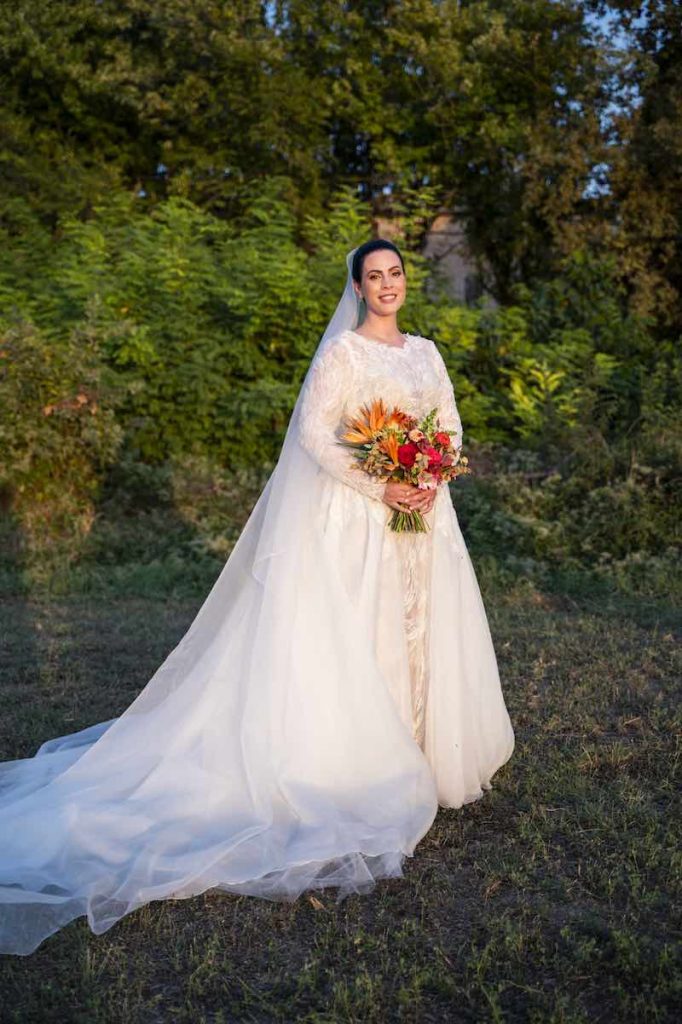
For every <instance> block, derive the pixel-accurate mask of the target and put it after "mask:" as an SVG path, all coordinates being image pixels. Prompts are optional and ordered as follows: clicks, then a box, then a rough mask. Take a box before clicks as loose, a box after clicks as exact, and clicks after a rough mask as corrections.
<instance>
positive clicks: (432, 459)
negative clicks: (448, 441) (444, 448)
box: [424, 445, 443, 469]
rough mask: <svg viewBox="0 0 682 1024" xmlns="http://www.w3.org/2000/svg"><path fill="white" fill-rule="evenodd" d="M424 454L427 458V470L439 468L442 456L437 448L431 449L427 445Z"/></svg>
mask: <svg viewBox="0 0 682 1024" xmlns="http://www.w3.org/2000/svg"><path fill="white" fill-rule="evenodd" d="M424 454H425V455H428V457H429V469H433V468H434V467H435V466H440V464H441V462H442V460H443V456H442V455H441V453H440V452H439V451H438V449H437V448H432V447H431V445H429V446H428V447H427V448H425V449H424Z"/></svg>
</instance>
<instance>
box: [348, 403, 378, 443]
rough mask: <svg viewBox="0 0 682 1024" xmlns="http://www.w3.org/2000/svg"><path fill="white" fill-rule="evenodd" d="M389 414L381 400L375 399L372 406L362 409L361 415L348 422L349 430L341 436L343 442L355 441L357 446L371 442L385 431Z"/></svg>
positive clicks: (364, 406)
mask: <svg viewBox="0 0 682 1024" xmlns="http://www.w3.org/2000/svg"><path fill="white" fill-rule="evenodd" d="M387 415H388V413H387V410H386V406H385V405H384V403H383V400H382V399H381V398H375V399H374V400H373V401H372V403H371V405H369V406H368V405H363V406H361V407H360V415H359V416H353V417H352V418H351V419H349V420H348V421H347V425H348V428H349V429H348V430H347V432H346V433H345V434H342V435H341V439H342V440H343V441H353V442H355V443H356V444H364V443H365V442H366V441H371V440H372V438H373V437H375V435H376V434H378V433H379V432H380V431H381V430H383V428H384V426H385V423H386V417H387Z"/></svg>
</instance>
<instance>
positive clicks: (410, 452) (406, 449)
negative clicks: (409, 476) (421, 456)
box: [398, 444, 419, 469]
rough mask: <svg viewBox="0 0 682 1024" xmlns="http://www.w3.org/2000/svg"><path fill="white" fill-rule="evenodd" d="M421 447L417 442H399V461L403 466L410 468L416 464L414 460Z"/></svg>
mask: <svg viewBox="0 0 682 1024" xmlns="http://www.w3.org/2000/svg"><path fill="white" fill-rule="evenodd" d="M418 451H419V449H418V448H417V446H416V444H399V445H398V462H399V463H400V465H401V466H407V468H408V469H409V468H410V467H411V466H414V460H415V459H416V458H417V452H418Z"/></svg>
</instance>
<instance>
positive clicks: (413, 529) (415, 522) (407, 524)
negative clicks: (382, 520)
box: [388, 508, 429, 533]
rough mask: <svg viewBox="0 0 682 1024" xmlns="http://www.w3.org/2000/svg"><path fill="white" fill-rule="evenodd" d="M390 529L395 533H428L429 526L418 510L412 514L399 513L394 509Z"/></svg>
mask: <svg viewBox="0 0 682 1024" xmlns="http://www.w3.org/2000/svg"><path fill="white" fill-rule="evenodd" d="M388 525H389V527H390V528H391V530H393V531H394V532H395V533H427V532H428V530H429V525H428V523H427V522H426V520H425V519H424V516H423V515H422V514H421V512H420V511H419V510H418V509H416V508H415V509H412V511H411V512H398V510H397V509H394V511H393V515H392V516H391V520H390V522H389V524H388Z"/></svg>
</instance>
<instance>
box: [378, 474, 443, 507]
mask: <svg viewBox="0 0 682 1024" xmlns="http://www.w3.org/2000/svg"><path fill="white" fill-rule="evenodd" d="M383 500H384V501H385V502H386V504H387V505H388V506H389V508H393V509H396V510H397V511H398V512H406V511H412V510H413V509H418V510H419V511H420V512H430V511H431V509H432V508H433V503H434V501H435V500H436V491H435V490H432V491H425V490H421V489H420V488H419V487H416V486H415V485H414V484H405V483H402V482H401V481H399V480H389V481H388V483H387V484H386V487H385V488H384V493H383Z"/></svg>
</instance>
